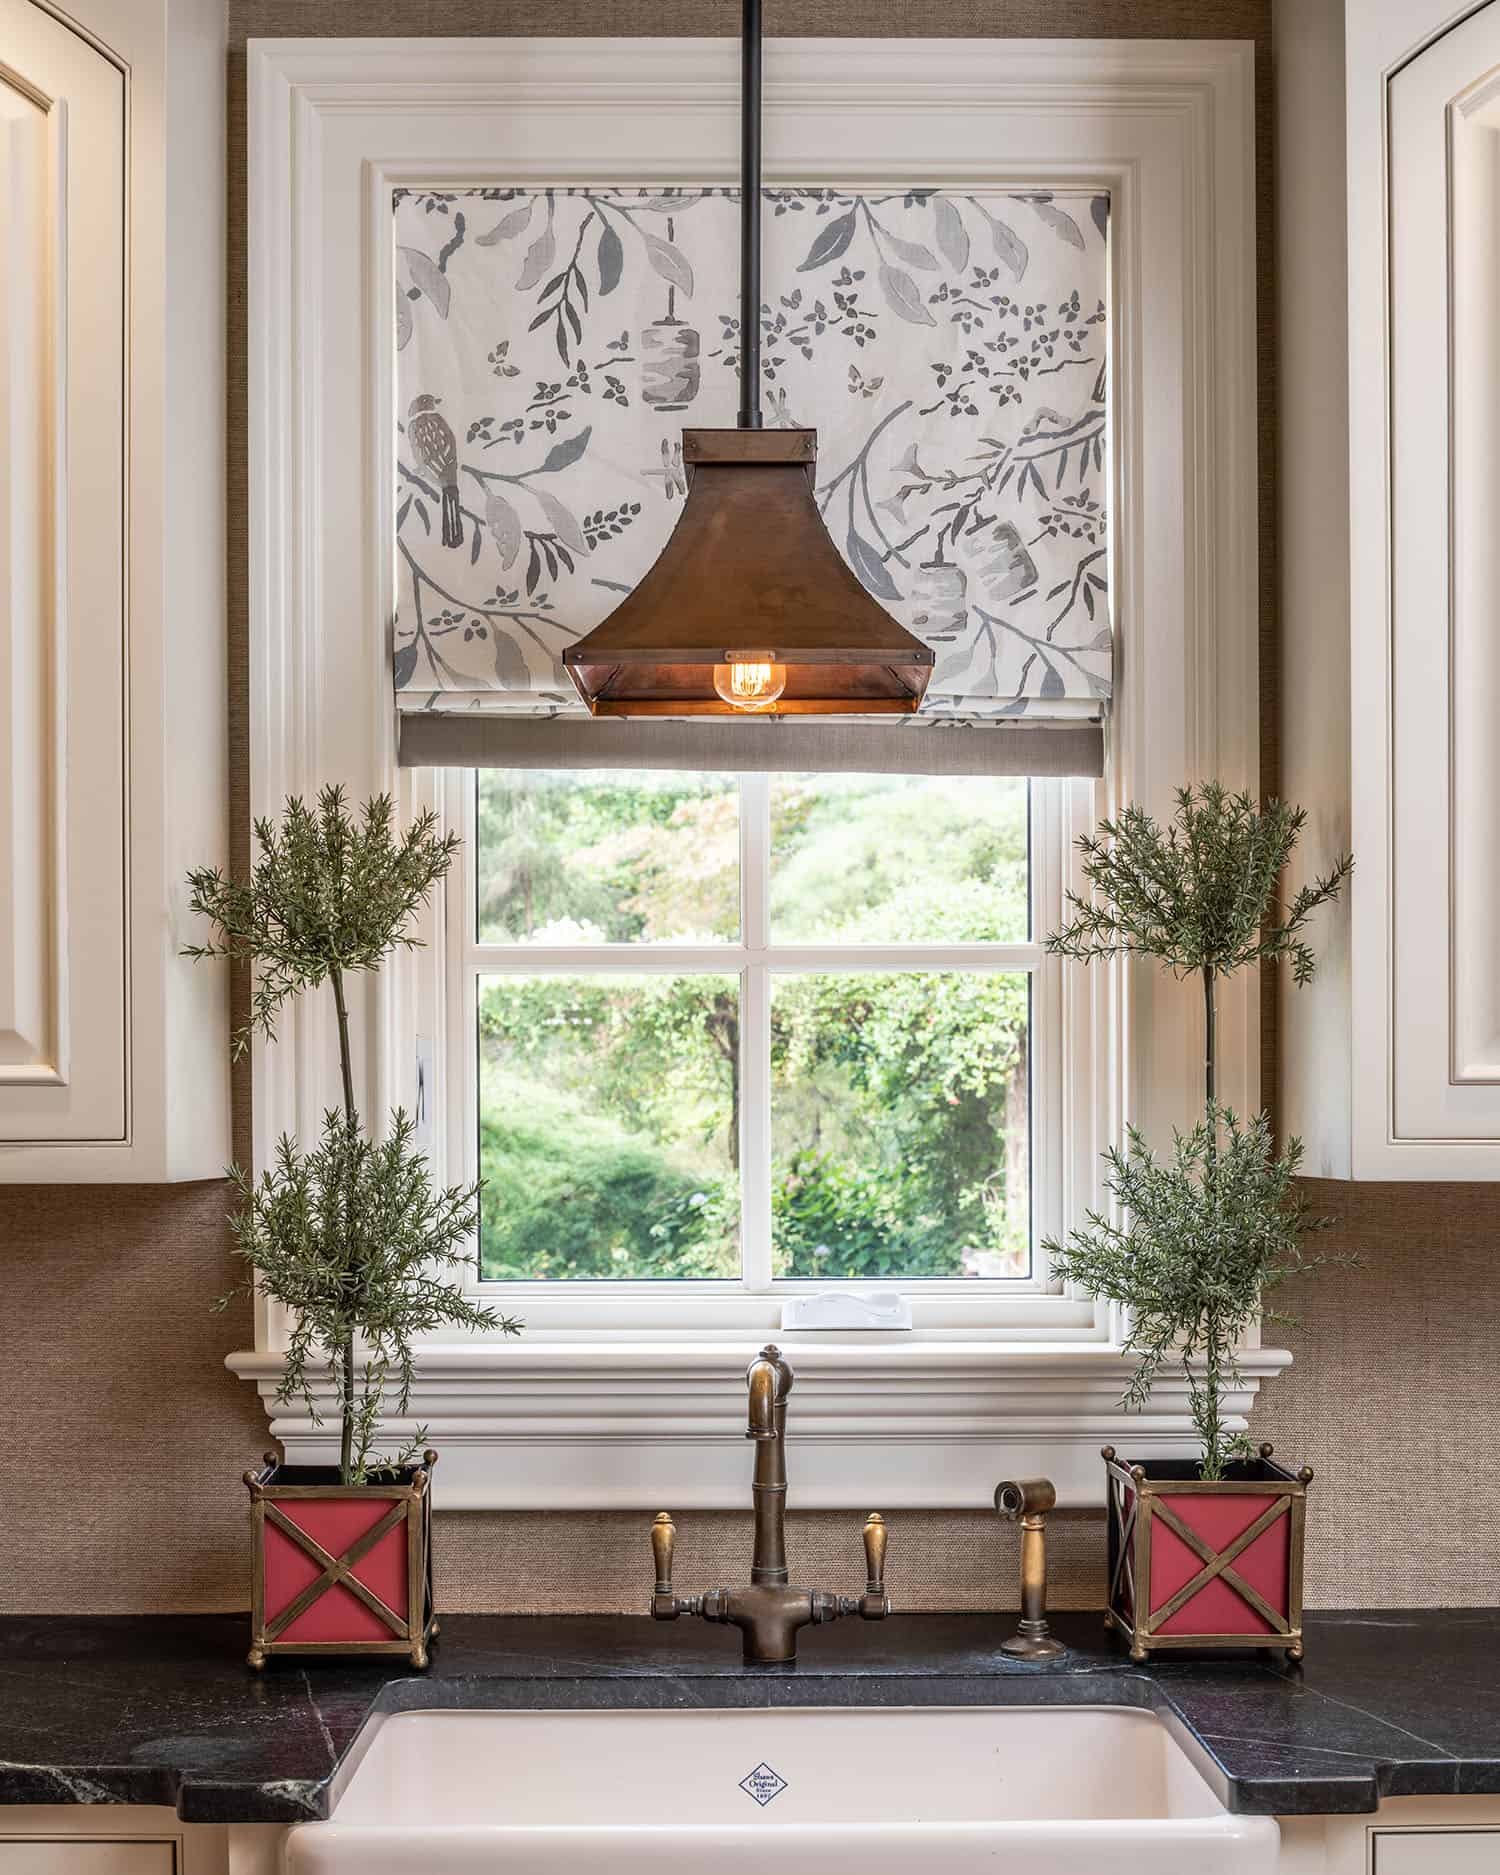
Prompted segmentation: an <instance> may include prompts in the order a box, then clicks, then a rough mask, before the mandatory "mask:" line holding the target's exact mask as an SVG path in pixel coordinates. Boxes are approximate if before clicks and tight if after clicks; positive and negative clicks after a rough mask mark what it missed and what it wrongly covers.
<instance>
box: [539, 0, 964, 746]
mask: <svg viewBox="0 0 1500 1875" xmlns="http://www.w3.org/2000/svg"><path fill="white" fill-rule="evenodd" d="M760 92H761V22H760V0H744V22H743V65H742V79H741V175H740V410H739V423H738V426H737V427H736V428H735V429H732V430H684V431H683V433H682V462H683V468H684V470H685V472H686V475H687V481H688V496H687V500H686V502H685V503H684V505H683V510H682V514H681V516H680V517H679V519H678V522H677V526H676V527H675V528H674V530H673V532H672V537H671V539H670V540H668V542H667V544H666V546H665V547H664V548H663V549H662V551H661V554H660V556H659V558H658V559H657V561H656V563H655V565H654V566H653V567H652V568H651V570H650V571H649V572H648V573H647V574H646V576H645V578H644V579H643V580H642V581H641V583H640V584H639V585H638V586H637V587H636V588H635V590H634V592H632V593H631V594H630V596H629V597H628V598H627V599H624V600H622V601H621V603H620V604H619V605H618V606H617V607H616V608H615V610H614V611H613V612H612V613H611V614H610V616H609V617H608V618H607V619H605V620H604V622H603V623H602V624H600V625H596V626H595V628H594V629H593V631H591V632H589V633H588V635H587V636H586V637H584V638H581V639H580V640H579V641H578V643H577V644H575V645H570V646H569V647H568V649H567V650H565V651H564V652H563V664H564V666H565V667H566V669H567V670H568V672H569V674H570V675H571V676H572V679H573V682H574V683H575V684H576V685H577V687H578V692H579V695H580V696H581V697H582V698H583V700H584V702H585V703H587V705H588V706H589V708H590V710H592V711H593V713H594V714H595V715H596V716H729V715H770V716H788V715H796V716H843V715H859V716H874V715H895V714H906V713H909V712H910V711H912V710H915V709H916V707H917V705H918V704H919V703H920V702H921V700H922V693H923V691H924V690H925V689H926V688H927V680H928V678H929V677H930V676H931V675H932V665H933V654H932V652H931V651H930V650H929V649H928V647H927V646H926V645H924V644H923V643H922V641H921V640H920V639H919V638H914V637H913V636H912V634H911V633H910V632H909V631H906V630H905V629H904V628H903V627H902V626H900V625H898V624H897V622H896V620H895V619H893V618H892V617H891V615H890V614H889V613H888V612H887V611H885V609H884V608H883V607H882V606H881V605H880V604H878V602H877V601H876V600H874V599H872V598H871V597H870V595H869V594H868V593H867V592H866V591H865V589H864V587H863V586H862V585H861V584H860V582H859V580H858V579H857V578H856V577H855V575H854V574H853V573H852V572H851V571H850V570H849V567H848V566H847V565H846V564H845V562H844V559H843V556H842V555H841V554H840V553H839V551H838V549H837V547H835V546H834V544H833V541H832V540H831V539H830V537H829V534H828V530H827V529H826V528H825V527H824V525H823V517H822V515H821V514H820V513H819V512H818V504H817V497H816V493H815V471H816V466H817V454H818V433H817V431H816V430H802V429H798V430H779V429H771V430H768V429H764V428H763V427H762V423H761V410H760V194H761V191H760Z"/></svg>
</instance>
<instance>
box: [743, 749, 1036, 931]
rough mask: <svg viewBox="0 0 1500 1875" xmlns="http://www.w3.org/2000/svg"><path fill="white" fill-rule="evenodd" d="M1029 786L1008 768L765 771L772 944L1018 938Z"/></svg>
mask: <svg viewBox="0 0 1500 1875" xmlns="http://www.w3.org/2000/svg"><path fill="white" fill-rule="evenodd" d="M955 733H961V732H955ZM1027 792H1028V791H1027V785H1026V782H1025V781H1024V780H1023V779H1021V778H1020V777H1018V776H1009V775H1007V776H1003V777H1002V776H982V775H965V776H954V777H937V776H921V775H777V776H773V778H772V781H771V942H772V943H773V944H828V943H840V944H872V943H874V944H921V943H928V944H934V943H938V944H976V943H996V944H1023V943H1025V941H1026V937H1027V923H1028V916H1029V911H1028V901H1029V892H1028V878H1027V874H1028V866H1027V822H1028V814H1027Z"/></svg>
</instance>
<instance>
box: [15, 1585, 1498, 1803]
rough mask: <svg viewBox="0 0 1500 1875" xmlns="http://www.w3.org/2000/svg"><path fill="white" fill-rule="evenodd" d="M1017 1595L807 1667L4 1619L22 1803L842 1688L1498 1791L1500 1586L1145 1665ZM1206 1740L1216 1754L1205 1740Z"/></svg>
mask: <svg viewBox="0 0 1500 1875" xmlns="http://www.w3.org/2000/svg"><path fill="white" fill-rule="evenodd" d="M1014 1623H1015V1616H1014V1615H1006V1614H995V1615H989V1614H985V1615H975V1614H966V1615H907V1616H896V1617H894V1618H893V1619H892V1620H890V1621H889V1622H887V1623H885V1624H883V1625H882V1626H880V1627H878V1628H872V1627H867V1626H865V1625H863V1624H861V1623H852V1622H851V1623H846V1624H840V1625H839V1626H837V1627H832V1628H819V1629H809V1630H807V1631H806V1632H804V1634H803V1635H802V1637H801V1658H800V1660H799V1662H798V1664H797V1665H796V1666H794V1667H772V1668H766V1667H749V1668H747V1667H745V1666H743V1665H742V1664H741V1662H740V1643H739V1636H738V1635H737V1634H736V1633H734V1632H733V1631H732V1630H729V1629H725V1628H717V1627H705V1626H702V1625H700V1624H698V1623H689V1622H686V1621H684V1622H680V1623H678V1624H677V1625H675V1626H673V1627H666V1626H660V1625H657V1624H655V1623H653V1622H651V1621H649V1620H647V1619H645V1618H644V1617H638V1616H632V1615H593V1616H580V1615H533V1616H522V1615H504V1616H501V1615H445V1616H444V1617H443V1633H442V1637H441V1639H440V1640H439V1641H438V1642H437V1644H436V1647H435V1649H434V1655H433V1664H432V1666H431V1668H430V1669H429V1670H428V1671H427V1672H426V1673H420V1674H419V1673H412V1672H410V1671H408V1670H406V1669H405V1668H404V1667H403V1665H402V1663H401V1662H399V1661H396V1662H392V1661H384V1662H370V1663H368V1664H364V1663H354V1662H350V1661H339V1660H328V1659H321V1658H313V1659H309V1660H307V1661H306V1662H303V1661H299V1660H297V1659H295V1658H281V1659H273V1660H272V1661H271V1662H270V1663H269V1665H268V1666H267V1667H266V1669H265V1671H264V1672H262V1673H253V1672H251V1671H250V1669H249V1668H248V1667H247V1666H246V1665H245V1658H244V1656H245V1647H246V1643H247V1638H248V1621H247V1620H246V1618H245V1617H244V1616H236V1615H199V1616H167V1615H162V1616H77V1617H72V1616H51V1615H49V1616H24V1615H13V1616H7V1617H0V1802H3V1803H10V1804H17V1803H161V1804H171V1805H175V1807H176V1808H177V1810H178V1813H179V1814H180V1815H181V1816H182V1817H183V1818H184V1819H185V1820H186V1821H188V1822H229V1823H238V1822H245V1823H250V1822H273V1823H274V1822H299V1821H304V1820H307V1819H309V1818H320V1817H324V1816H326V1815H327V1814H328V1807H329V1801H330V1791H329V1786H330V1781H331V1779H332V1777H333V1774H334V1772H335V1770H336V1768H337V1766H338V1764H339V1762H340V1760H341V1759H342V1757H343V1756H344V1754H345V1752H346V1751H347V1750H348V1748H349V1746H350V1743H351V1742H352V1740H353V1739H354V1737H355V1735H356V1733H357V1732H358V1731H359V1729H360V1727H361V1725H362V1724H363V1723H364V1721H365V1720H366V1718H368V1717H369V1716H370V1715H371V1713H372V1712H398V1711H403V1710H411V1709H413V1708H419V1707H420V1708H431V1707H464V1706H467V1707H476V1706H479V1707H510V1708H537V1707H546V1708H552V1709H566V1708H579V1707H583V1708H595V1709H599V1708H605V1709H607V1708H619V1707H678V1708H681V1707H700V1708H712V1707H715V1706H718V1707H725V1706H733V1707H774V1706H830V1705H887V1706H912V1705H941V1706H952V1705H997V1704H999V1705H1118V1706H1136V1707H1144V1708H1147V1709H1153V1710H1155V1711H1157V1712H1158V1713H1160V1714H1161V1716H1162V1717H1163V1718H1164V1719H1165V1720H1166V1721H1167V1723H1168V1724H1169V1725H1171V1726H1172V1727H1173V1728H1174V1729H1176V1730H1179V1731H1185V1732H1186V1733H1187V1734H1188V1735H1190V1737H1191V1738H1192V1739H1196V1740H1197V1741H1198V1743H1199V1744H1200V1745H1201V1746H1202V1748H1203V1753H1205V1754H1206V1760H1207V1762H1206V1769H1207V1771H1208V1774H1209V1776H1210V1779H1211V1781H1212V1782H1213V1783H1214V1784H1215V1786H1216V1789H1217V1794H1218V1796H1219V1798H1220V1799H1221V1801H1223V1802H1224V1803H1226V1804H1227V1805H1228V1807H1229V1808H1230V1809H1231V1810H1236V1811H1240V1812H1243V1813H1248V1814H1256V1815H1274V1816H1287V1815H1299V1814H1301V1815H1307V1814H1319V1813H1323V1814H1327V1813H1334V1812H1355V1811H1368V1810H1373V1809H1374V1808H1375V1807H1376V1805H1377V1803H1378V1801H1379V1800H1380V1798H1381V1797H1397V1796H1437V1795H1442V1794H1446V1793H1462V1794H1481V1793H1486V1792H1489V1793H1496V1794H1500V1609H1488V1610H1479V1609H1474V1610H1433V1609H1425V1610H1415V1611H1401V1610H1380V1611H1375V1612H1369V1613H1360V1612H1356V1611H1349V1612H1329V1613H1318V1614H1310V1615H1309V1616H1308V1617H1307V1621H1306V1632H1307V1658H1306V1660H1305V1661H1304V1662H1303V1664H1302V1665H1301V1667H1300V1668H1299V1667H1296V1666H1288V1665H1285V1664H1284V1663H1283V1661H1282V1657H1281V1656H1280V1655H1279V1654H1278V1655H1272V1656H1264V1655H1262V1656H1259V1657H1256V1656H1253V1655H1237V1656H1235V1657H1233V1658H1224V1657H1219V1658H1217V1659H1215V1658H1213V1657H1210V1656H1201V1657H1199V1658H1198V1659H1196V1660H1189V1659H1183V1658H1181V1657H1178V1658H1175V1659H1172V1660H1170V1661H1162V1662H1158V1663H1156V1664H1153V1665H1150V1666H1145V1667H1137V1666H1134V1665H1132V1663H1131V1661H1130V1659H1129V1658H1128V1656H1127V1655H1126V1654H1125V1653H1124V1651H1123V1649H1122V1648H1121V1647H1120V1646H1118V1645H1117V1643H1116V1642H1115V1641H1113V1640H1112V1639H1110V1638H1108V1637H1107V1636H1106V1635H1105V1632H1104V1629H1103V1624H1102V1622H1101V1620H1100V1618H1099V1616H1097V1615H1092V1614H1063V1615H1058V1616H1057V1617H1055V1619H1054V1628H1055V1630H1056V1631H1057V1633H1058V1634H1059V1636H1060V1638H1061V1639H1062V1640H1064V1641H1065V1642H1066V1643H1067V1647H1068V1651H1067V1652H1066V1653H1064V1654H1063V1655H1062V1656H1061V1657H1060V1658H1059V1659H1057V1660H1055V1661H1049V1662H1044V1663H1041V1664H1037V1665H1029V1664H1026V1663H1022V1662H1018V1661H1013V1660H1010V1659H1009V1658H1008V1657H1007V1656H1005V1655H1004V1654H1002V1653H1000V1652H999V1646H1000V1642H1001V1641H1002V1640H1004V1639H1005V1637H1006V1636H1007V1635H1008V1634H1009V1633H1010V1632H1011V1631H1012V1629H1013V1627H1014ZM1200 1755H1202V1754H1200Z"/></svg>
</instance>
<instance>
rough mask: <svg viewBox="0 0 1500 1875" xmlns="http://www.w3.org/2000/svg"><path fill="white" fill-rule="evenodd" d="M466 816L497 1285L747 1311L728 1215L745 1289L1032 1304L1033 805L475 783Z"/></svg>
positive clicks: (1001, 793)
mask: <svg viewBox="0 0 1500 1875" xmlns="http://www.w3.org/2000/svg"><path fill="white" fill-rule="evenodd" d="M476 806H477V822H478V837H477V839H476V840H475V842H474V844H473V848H472V851H473V853H474V861H473V865H474V874H473V878H472V889H473V891H474V894H475V910H476V920H475V925H474V927H472V928H473V929H474V933H475V938H476V940H477V943H476V949H475V954H474V956H473V959H472V962H471V964H470V966H469V967H470V969H471V970H472V971H473V973H474V974H473V981H474V984H475V988H476V992H477V994H476V1008H477V1014H478V1034H477V1061H478V1083H479V1084H478V1089H477V1093H478V1100H477V1111H478V1140H477V1147H478V1170H479V1173H480V1175H481V1177H482V1178H483V1179H484V1180H485V1181H486V1189H485V1193H484V1197H483V1202H482V1220H481V1229H480V1246H479V1250H480V1274H481V1276H482V1277H483V1278H484V1279H486V1280H489V1281H559V1282H574V1281H598V1280H601V1279H606V1280H608V1279H614V1280H634V1281H643V1280H673V1281H685V1280H721V1281H725V1280H727V1281H738V1280H739V1279H740V1278H741V1274H742V1264H741V1242H740V1218H741V1197H742V1190H746V1191H748V1192H749V1193H750V1194H751V1197H752V1200H753V1202H752V1203H751V1205H750V1211H751V1214H752V1215H759V1216H765V1215H767V1213H769V1216H770V1218H771V1243H770V1245H769V1246H767V1245H765V1244H764V1243H761V1244H758V1245H752V1246H750V1249H751V1253H752V1263H753V1265H754V1266H755V1267H757V1268H758V1269H759V1270H760V1272H761V1280H764V1277H765V1274H766V1273H767V1271H769V1274H770V1276H771V1278H772V1279H773V1280H787V1281H798V1282H821V1281H830V1282H848V1281H859V1280H868V1281H878V1282H884V1283H892V1282H903V1281H932V1280H942V1279H948V1278H952V1279H959V1280H962V1279H965V1278H971V1279H972V1278H987V1279H991V1280H994V1279H1009V1280H1016V1279H1025V1278H1027V1277H1029V1276H1030V1274H1031V1268H1032V1261H1031V1240H1032V1223H1031V1126H1030V1109H1031V1087H1030V1083H1031V1061H1032V1056H1033V1053H1034V1051H1035V1048H1036V1045H1037V1038H1036V1037H1035V1036H1034V1035H1033V1033H1032V995H1031V989H1032V985H1031V977H1030V973H1029V969H1028V968H1027V967H1026V966H1027V964H1028V962H1029V961H1030V953H1025V952H1023V954H1022V956H1021V957H1020V958H1019V959H1018V958H1017V955H1016V952H1015V950H1014V949H1009V950H1004V949H1002V948H1001V947H1003V946H1012V947H1013V946H1025V945H1027V943H1028V934H1029V918H1030V913H1029V899H1030V886H1029V853H1028V844H1029V832H1028V829H1029V819H1030V794H1029V789H1028V785H1027V783H1026V782H1025V781H1024V780H1015V779H1010V778H1005V779H998V778H997V779H983V778H968V779H963V780H944V779H928V778H923V777H888V776H869V775H865V776H858V775H848V776H818V775H783V776H772V777H763V776H755V777H745V778H743V779H742V780H737V779H736V778H735V777H732V776H724V775H691V774H662V773H633V772H620V773H592V774H588V773H571V774H568V773H557V774H548V773H540V772H534V773H506V772H500V771H490V772H486V773H484V774H482V775H481V776H480V777H479V778H478V780H477V783H476ZM742 880H743V881H744V882H745V883H746V884H748V885H749V887H750V888H751V889H750V890H749V891H748V892H747V893H746V895H745V910H744V913H743V917H744V919H745V920H748V925H747V928H745V929H743V930H742V928H741V926H742V912H741V886H742ZM664 944H670V945H671V946H672V950H671V962H670V965H669V966H667V967H663V966H662V965H661V964H653V962H652V947H653V946H660V945H664ZM952 944H962V945H967V946H972V947H977V948H976V949H975V951H973V952H972V953H971V954H970V955H968V956H966V957H965V958H964V965H965V967H964V968H962V969H957V968H955V967H954V966H953V961H952V958H951V955H945V954H944V951H943V949H942V947H943V946H945V945H952ZM604 945H610V946H615V947H619V948H618V949H617V950H616V952H615V953H614V954H613V955H612V956H609V957H608V958H606V956H605V955H604V953H603V952H602V950H601V946H604ZM989 945H993V946H995V947H996V950H995V955H994V958H993V962H990V960H988V959H987V958H986V957H985V954H984V948H983V947H985V946H989ZM872 946H882V947H884V951H883V954H882V955H879V956H878V957H877V956H875V955H873V954H872V952H871V950H870V947H872ZM892 946H900V947H902V948H901V952H900V955H899V958H893V957H892V954H891V948H890V947H892ZM620 950H624V951H632V950H633V951H634V952H635V955H634V956H633V957H626V956H622V955H621V954H620ZM747 1024H748V1026H747ZM742 1145H743V1149H744V1150H745V1151H746V1152H748V1153H750V1154H751V1155H758V1156H756V1157H754V1158H753V1162H751V1163H747V1164H746V1165H744V1166H742V1165H741V1163H740V1156H741V1150H742Z"/></svg>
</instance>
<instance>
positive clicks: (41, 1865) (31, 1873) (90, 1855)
mask: <svg viewBox="0 0 1500 1875" xmlns="http://www.w3.org/2000/svg"><path fill="white" fill-rule="evenodd" d="M246 1833H247V1835H248V1836H250V1837H252V1838H264V1837H265V1835H266V1832H265V1830H264V1829H263V1828H259V1827H257V1828H254V1829H251V1830H250V1831H248V1832H246ZM277 1833H278V1834H279V1832H277ZM228 1835H229V1833H228V1831H227V1830H226V1829H225V1828H224V1827H223V1825H222V1824H218V1823H197V1824H194V1823H184V1822H182V1821H181V1819H180V1818H179V1817H178V1815H177V1813H176V1811H175V1810H170V1809H168V1808H166V1807H165V1806H164V1805H136V1804H123V1805H117V1804H46V1805H21V1806H16V1807H0V1875H231V1871H232V1872H233V1875H271V1872H272V1870H273V1869H274V1866H275V1865H274V1863H272V1862H271V1861H269V1860H266V1861H255V1860H254V1859H244V1858H241V1859H240V1860H239V1861H233V1860H232V1859H231V1857H230V1853H229V1841H228Z"/></svg>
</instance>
